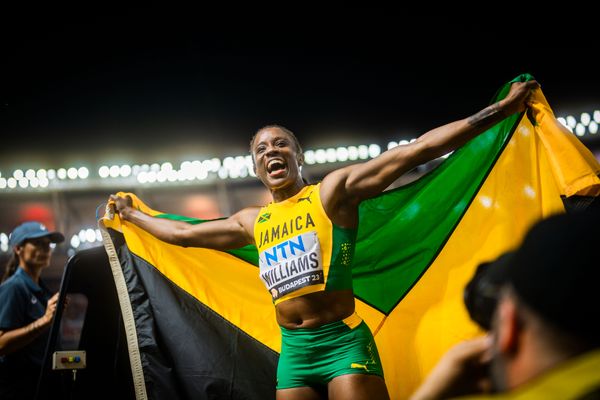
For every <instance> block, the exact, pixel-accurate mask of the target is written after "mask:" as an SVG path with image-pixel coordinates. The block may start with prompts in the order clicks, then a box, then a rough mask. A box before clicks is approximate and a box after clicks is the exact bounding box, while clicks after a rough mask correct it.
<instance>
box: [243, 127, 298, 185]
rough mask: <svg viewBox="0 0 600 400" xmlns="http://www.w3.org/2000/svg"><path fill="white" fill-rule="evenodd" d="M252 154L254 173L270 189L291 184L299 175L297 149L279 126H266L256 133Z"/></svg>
mask: <svg viewBox="0 0 600 400" xmlns="http://www.w3.org/2000/svg"><path fill="white" fill-rule="evenodd" d="M252 156H253V157H254V168H255V172H256V175H257V176H258V177H259V178H260V180H261V181H262V182H263V183H264V184H265V186H267V187H268V188H269V189H271V190H273V189H280V188H283V187H286V186H288V185H290V184H293V183H295V182H296V181H297V180H298V178H299V176H300V165H301V160H300V159H299V158H300V157H299V156H298V149H296V145H295V143H294V140H293V139H292V138H291V137H290V135H288V134H287V133H285V132H284V131H282V130H281V129H279V128H266V129H263V130H262V131H260V132H259V133H258V134H257V135H256V137H255V139H254V142H253V144H252Z"/></svg>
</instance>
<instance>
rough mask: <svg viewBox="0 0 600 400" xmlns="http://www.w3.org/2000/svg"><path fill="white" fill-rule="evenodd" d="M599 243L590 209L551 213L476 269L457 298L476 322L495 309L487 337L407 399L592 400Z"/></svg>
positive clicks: (449, 357)
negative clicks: (509, 249)
mask: <svg viewBox="0 0 600 400" xmlns="http://www.w3.org/2000/svg"><path fill="white" fill-rule="evenodd" d="M599 243H600V214H599V213H598V212H597V211H584V212H578V213H573V214H561V215H555V216H552V217H550V218H548V219H546V220H543V221H541V222H538V223H537V224H536V225H535V226H534V227H533V228H532V229H531V230H530V231H529V232H528V234H527V235H526V237H525V240H524V241H523V243H522V244H521V246H520V247H519V248H518V249H516V251H514V252H510V253H507V254H505V255H503V256H501V257H499V258H498V259H497V260H496V261H494V262H492V263H490V264H489V265H487V266H484V267H485V268H483V269H485V271H480V270H479V269H478V274H476V277H475V278H474V279H473V280H472V281H471V282H470V283H469V285H471V287H470V288H468V290H467V292H469V291H471V293H469V294H467V296H466V297H465V300H467V299H469V301H470V305H469V302H467V306H468V307H471V310H469V312H470V314H471V316H479V317H477V318H476V320H477V319H480V320H483V321H484V322H483V324H485V321H486V316H485V315H484V314H485V312H482V310H484V309H487V310H493V309H494V308H495V310H494V311H493V318H492V322H491V331H490V334H489V336H486V337H483V338H478V339H474V340H471V341H466V342H463V343H460V344H458V345H457V346H455V347H453V348H452V349H450V351H448V353H446V354H445V355H444V356H443V357H442V359H441V360H440V362H439V363H438V365H437V366H436V367H435V368H434V369H433V371H432V372H431V374H430V375H429V376H428V377H427V379H426V380H425V382H424V383H423V385H422V386H421V387H420V388H419V389H418V390H417V391H416V392H415V393H414V394H413V396H412V399H413V400H417V399H445V398H451V397H456V396H462V395H468V394H471V395H474V396H472V397H469V398H492V397H493V398H497V397H494V396H492V395H490V394H486V393H491V392H496V393H502V398H519V399H520V398H524V399H586V400H589V399H600V318H599V313H598V310H599V302H598V291H599V289H600V262H599V257H598V250H597V249H598V244H599ZM480 268H481V267H480ZM477 275H479V276H477ZM494 286H496V288H497V290H493V287H494ZM486 287H487V288H488V289H489V288H490V287H491V288H492V290H484V288H486ZM475 288H479V289H475ZM478 290H480V292H479V293H477V291H478ZM494 293H496V303H497V305H496V306H495V307H490V306H489V302H490V301H493V300H492V297H493V296H494ZM469 296H471V298H469ZM482 297H483V298H482ZM476 304H479V305H480V308H479V311H477V310H475V309H474V308H475V307H477V305H476ZM486 304H487V306H486ZM482 305H483V307H481V306H482ZM486 307H487V308H486ZM480 324H481V322H480ZM496 396H499V394H497V395H496Z"/></svg>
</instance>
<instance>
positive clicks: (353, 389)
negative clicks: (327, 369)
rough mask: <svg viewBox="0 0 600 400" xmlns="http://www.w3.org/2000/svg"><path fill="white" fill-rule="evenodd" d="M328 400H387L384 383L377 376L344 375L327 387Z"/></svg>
mask: <svg viewBox="0 0 600 400" xmlns="http://www.w3.org/2000/svg"><path fill="white" fill-rule="evenodd" d="M327 389H328V393H329V400H389V398H390V395H389V394H388V391H387V387H386V385H385V381H384V380H383V378H382V377H381V376H379V375H366V374H346V375H340V376H337V377H335V378H333V379H332V380H331V382H329V384H328V385H327Z"/></svg>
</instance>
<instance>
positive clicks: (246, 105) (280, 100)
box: [0, 8, 600, 170]
mask: <svg viewBox="0 0 600 400" xmlns="http://www.w3.org/2000/svg"><path fill="white" fill-rule="evenodd" d="M161 11H162V10H161V9H159V8H140V9H135V10H127V11H124V12H121V13H117V12H113V13H106V12H105V13H99V12H95V13H86V14H85V16H79V17H77V18H74V17H65V16H61V17H56V16H51V17H50V18H42V17H41V16H40V17H38V18H26V19H24V20H23V21H21V20H18V22H17V21H13V22H14V23H12V24H8V25H5V26H4V27H3V28H2V41H3V42H4V44H5V46H3V47H4V49H5V50H4V57H3V58H4V59H5V60H6V62H3V63H2V70H1V73H2V78H1V84H2V88H3V89H2V90H1V91H0V96H1V99H0V100H1V104H0V107H1V108H0V131H1V132H2V138H3V139H2V140H3V144H2V146H1V149H0V160H2V161H1V162H0V168H2V169H3V170H4V169H5V167H6V166H7V165H9V164H10V163H14V160H20V161H21V162H23V160H28V161H29V160H31V162H43V163H50V164H52V163H54V162H56V161H55V160H69V159H73V160H76V159H77V158H78V157H79V159H83V160H88V161H89V160H97V161H98V162H99V161H100V160H103V159H110V157H111V156H112V155H115V154H124V155H125V156H127V155H129V156H131V158H132V160H134V161H138V160H142V159H143V158H144V157H145V158H151V159H150V160H148V161H152V160H153V159H158V158H159V157H173V156H177V155H183V153H189V154H199V155H202V154H204V155H227V154H239V153H240V152H244V151H245V150H246V147H247V143H248V140H249V138H250V137H251V135H252V134H253V132H254V131H255V130H256V129H257V128H259V127H261V126H263V125H265V124H268V123H280V124H283V125H285V126H288V127H289V128H290V129H292V130H294V131H295V132H297V134H298V136H299V138H300V140H301V141H302V142H303V143H304V144H305V146H306V147H315V146H322V145H330V144H337V143H340V141H341V140H344V139H342V138H345V139H346V140H355V141H356V142H359V143H365V141H366V138H371V139H372V140H373V141H377V140H380V141H381V142H383V141H385V140H388V139H392V138H394V137H398V136H399V135H401V134H402V133H407V134H413V135H415V134H419V133H422V132H424V131H426V130H427V129H430V128H433V127H435V126H437V125H440V124H442V123H445V122H450V121H451V120H453V119H458V118H462V117H465V116H468V115H470V114H472V113H474V112H476V111H478V110H479V109H481V108H483V106H484V105H485V104H487V102H488V101H489V99H490V98H491V96H492V95H493V94H494V92H495V91H496V89H497V88H498V87H499V86H500V85H501V84H502V83H504V82H505V81H507V80H509V79H511V78H513V77H514V76H516V75H517V74H519V73H521V72H530V73H532V74H533V75H534V76H535V77H536V78H537V79H538V81H540V82H541V84H542V87H543V90H544V92H545V94H546V96H547V98H548V100H549V101H550V104H551V105H552V106H553V107H554V109H555V110H556V111H557V112H558V111H559V110H564V111H570V108H573V109H576V107H578V106H579V105H585V104H592V105H596V106H597V105H599V104H600V82H599V78H598V74H597V69H598V68H597V66H596V64H595V63H594V61H592V60H593V59H594V58H595V57H597V41H596V43H595V44H594V40H597V35H593V32H592V30H593V26H592V25H586V24H585V23H584V22H582V24H581V25H579V24H574V23H571V24H569V25H568V26H567V25H565V24H564V21H565V20H566V21H568V20H570V18H565V16H564V15H561V18H562V19H563V21H559V20H557V21H554V22H550V21H548V20H540V21H539V22H535V23H533V26H534V28H531V27H528V26H523V28H519V25H518V24H519V23H521V21H522V19H521V18H513V17H511V16H508V15H507V16H506V17H505V20H504V21H501V22H498V21H494V22H493V23H492V22H486V21H483V20H481V21H479V22H472V21H469V20H468V19H467V18H464V19H463V20H461V21H456V20H451V19H450V18H449V17H442V16H437V17H436V16H431V15H429V16H427V17H423V16H421V17H415V16H407V15H402V14H400V13H398V12H396V13H391V12H389V11H388V10H385V9H377V8H371V9H368V10H363V9H358V8H353V9H348V8H343V9H341V10H337V11H335V12H332V11H327V12H325V11H323V10H320V12H319V13H317V12H314V13H310V12H306V11H304V12H302V13H295V12H293V11H289V12H287V13H284V14H282V15H278V16H277V18H276V16H275V15H263V16H261V17H257V16H249V15H246V17H243V15H244V13H241V14H240V15H242V16H238V17H235V18H234V17H232V16H231V15H227V17H226V18H225V17H223V16H222V15H221V16H215V15H213V14H211V13H208V12H207V13H205V14H202V13H200V14H198V13H193V14H191V13H187V12H185V10H182V11H171V12H168V13H163V12H161ZM528 18H532V16H528ZM507 32H510V33H507ZM592 45H593V46H592ZM569 49H571V50H569ZM594 52H596V53H594ZM353 138H354V139H353ZM117 148H120V150H117ZM31 162H29V163H31ZM22 166H25V165H22ZM43 166H44V165H39V167H43Z"/></svg>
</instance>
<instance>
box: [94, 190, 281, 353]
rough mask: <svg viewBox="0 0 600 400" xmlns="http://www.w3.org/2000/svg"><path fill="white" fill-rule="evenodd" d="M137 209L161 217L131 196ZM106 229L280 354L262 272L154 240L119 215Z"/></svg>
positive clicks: (226, 257) (204, 251) (211, 252)
mask: <svg viewBox="0 0 600 400" xmlns="http://www.w3.org/2000/svg"><path fill="white" fill-rule="evenodd" d="M119 195H122V196H125V195H127V196H130V197H131V198H132V200H133V206H134V207H136V208H138V209H140V210H141V211H143V212H145V213H147V214H149V215H153V216H156V215H160V214H161V213H159V212H158V211H155V210H152V209H151V208H149V207H148V206H147V205H145V204H144V203H143V202H142V201H141V200H140V199H139V198H137V196H135V195H134V194H132V193H119ZM104 224H105V226H106V227H107V228H112V229H114V230H117V231H120V232H122V233H123V235H124V237H125V241H126V242H127V246H128V248H129V251H130V252H132V253H133V254H135V255H137V256H138V257H140V258H142V259H144V260H145V261H147V262H148V263H149V264H150V265H152V266H154V267H155V268H156V269H157V270H158V271H160V272H161V273H162V274H163V275H164V277H166V278H167V279H168V280H170V281H171V282H173V283H174V284H175V285H177V286H178V287H180V288H181V289H183V290H184V291H185V292H187V293H189V294H190V295H192V296H193V297H194V298H196V299H197V300H199V301H200V302H201V303H203V304H204V305H206V306H208V307H209V308H211V309H212V310H214V311H215V312H216V313H218V314H219V315H221V316H222V317H223V318H225V319H226V320H227V321H229V322H230V323H232V324H233V325H235V326H237V327H239V328H240V329H242V330H243V331H244V332H246V333H247V334H248V335H250V336H252V337H253V338H255V339H256V340H258V341H259V342H261V343H263V344H265V345H266V346H268V347H270V348H271V349H272V350H274V351H276V352H278V353H279V352H280V349H281V343H280V331H279V327H278V326H277V323H276V320H275V309H274V307H273V303H272V302H271V297H270V296H269V293H268V292H267V291H266V290H265V287H264V285H263V283H262V282H261V281H260V278H259V275H258V268H256V267H255V266H254V265H252V264H249V263H247V262H245V261H243V260H241V259H239V258H238V257H235V256H233V255H231V254H228V253H225V252H220V251H216V250H208V249H201V248H185V247H180V246H174V245H171V244H168V243H165V242H162V241H160V240H158V239H156V238H154V237H153V236H152V235H150V234H149V233H147V232H145V231H144V230H142V229H140V228H138V227H136V226H135V225H133V224H130V223H121V221H120V219H119V216H118V214H115V215H114V217H113V219H112V220H111V219H108V218H105V219H104Z"/></svg>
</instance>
